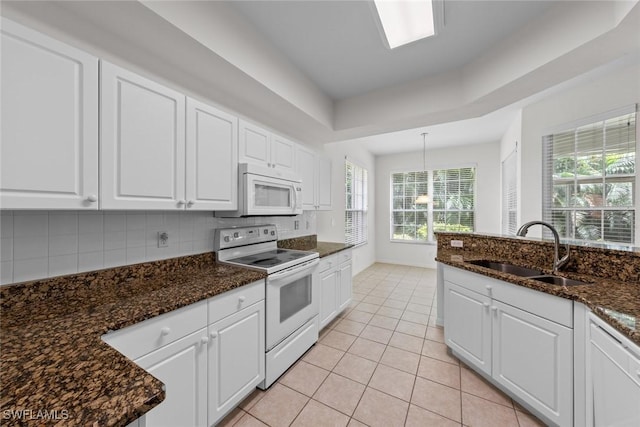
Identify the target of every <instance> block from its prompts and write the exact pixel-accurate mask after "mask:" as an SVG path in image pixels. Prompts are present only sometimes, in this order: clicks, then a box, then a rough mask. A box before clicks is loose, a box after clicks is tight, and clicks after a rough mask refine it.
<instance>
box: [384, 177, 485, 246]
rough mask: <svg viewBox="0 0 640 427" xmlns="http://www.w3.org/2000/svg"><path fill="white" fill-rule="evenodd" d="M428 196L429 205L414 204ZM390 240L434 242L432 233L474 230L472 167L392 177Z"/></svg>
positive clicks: (473, 180)
mask: <svg viewBox="0 0 640 427" xmlns="http://www.w3.org/2000/svg"><path fill="white" fill-rule="evenodd" d="M421 194H428V195H429V201H428V203H425V204H422V203H416V198H417V197H418V196H419V195H421ZM391 195H392V196H391V197H392V200H391V240H396V241H416V242H432V241H435V238H434V232H437V231H455V232H472V231H474V228H475V168H473V167H469V168H458V169H439V170H433V171H420V172H399V173H393V174H391Z"/></svg>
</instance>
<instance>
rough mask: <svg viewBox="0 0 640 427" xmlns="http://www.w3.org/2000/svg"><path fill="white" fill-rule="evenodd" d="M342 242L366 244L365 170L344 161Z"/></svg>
mask: <svg viewBox="0 0 640 427" xmlns="http://www.w3.org/2000/svg"><path fill="white" fill-rule="evenodd" d="M345 196H346V201H345V202H346V203H345V212H344V226H345V229H344V235H345V236H344V241H345V242H346V243H349V244H353V245H361V244H364V243H367V235H368V227H367V208H368V205H367V203H368V201H367V199H368V197H367V170H366V169H364V168H362V167H360V166H358V165H356V164H354V163H351V162H350V161H348V160H346V161H345Z"/></svg>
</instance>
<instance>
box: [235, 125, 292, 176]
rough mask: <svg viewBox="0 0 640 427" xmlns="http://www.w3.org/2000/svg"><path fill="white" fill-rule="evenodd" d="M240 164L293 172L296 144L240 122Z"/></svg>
mask: <svg viewBox="0 0 640 427" xmlns="http://www.w3.org/2000/svg"><path fill="white" fill-rule="evenodd" d="M239 128H240V132H239V133H240V135H239V137H240V143H239V146H240V162H242V163H255V164H259V165H262V166H265V167H269V168H274V169H280V170H293V169H294V159H295V143H293V142H291V141H289V140H287V139H284V138H281V137H279V136H277V135H274V134H272V133H271V132H269V131H267V130H265V129H262V128H261V127H259V126H256V125H254V124H251V123H249V122H246V121H244V120H240V126H239Z"/></svg>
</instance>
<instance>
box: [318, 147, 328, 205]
mask: <svg viewBox="0 0 640 427" xmlns="http://www.w3.org/2000/svg"><path fill="white" fill-rule="evenodd" d="M316 188H317V193H318V195H317V205H318V210H321V211H330V210H331V209H332V202H331V159H329V158H327V157H323V156H318V185H317V186H316Z"/></svg>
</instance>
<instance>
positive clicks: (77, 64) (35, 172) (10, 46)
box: [0, 19, 98, 209]
mask: <svg viewBox="0 0 640 427" xmlns="http://www.w3.org/2000/svg"><path fill="white" fill-rule="evenodd" d="M1 24H2V25H1V27H2V28H1V32H2V38H1V44H2V54H1V55H2V56H1V61H0V62H1V64H2V65H1V71H0V74H1V83H0V84H1V87H2V105H1V111H2V113H1V114H2V116H1V120H2V148H1V152H0V171H1V172H0V182H1V188H0V205H1V207H2V208H3V209H97V208H98V59H97V58H95V57H93V56H91V55H89V54H87V53H85V52H83V51H80V50H78V49H75V48H73V47H71V46H68V45H66V44H64V43H61V42H59V41H56V40H54V39H52V38H50V37H47V36H45V35H43V34H41V33H38V32H36V31H33V30H30V29H28V28H25V27H23V26H22V25H19V24H16V23H14V22H12V21H9V20H7V19H2V20H1Z"/></svg>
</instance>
